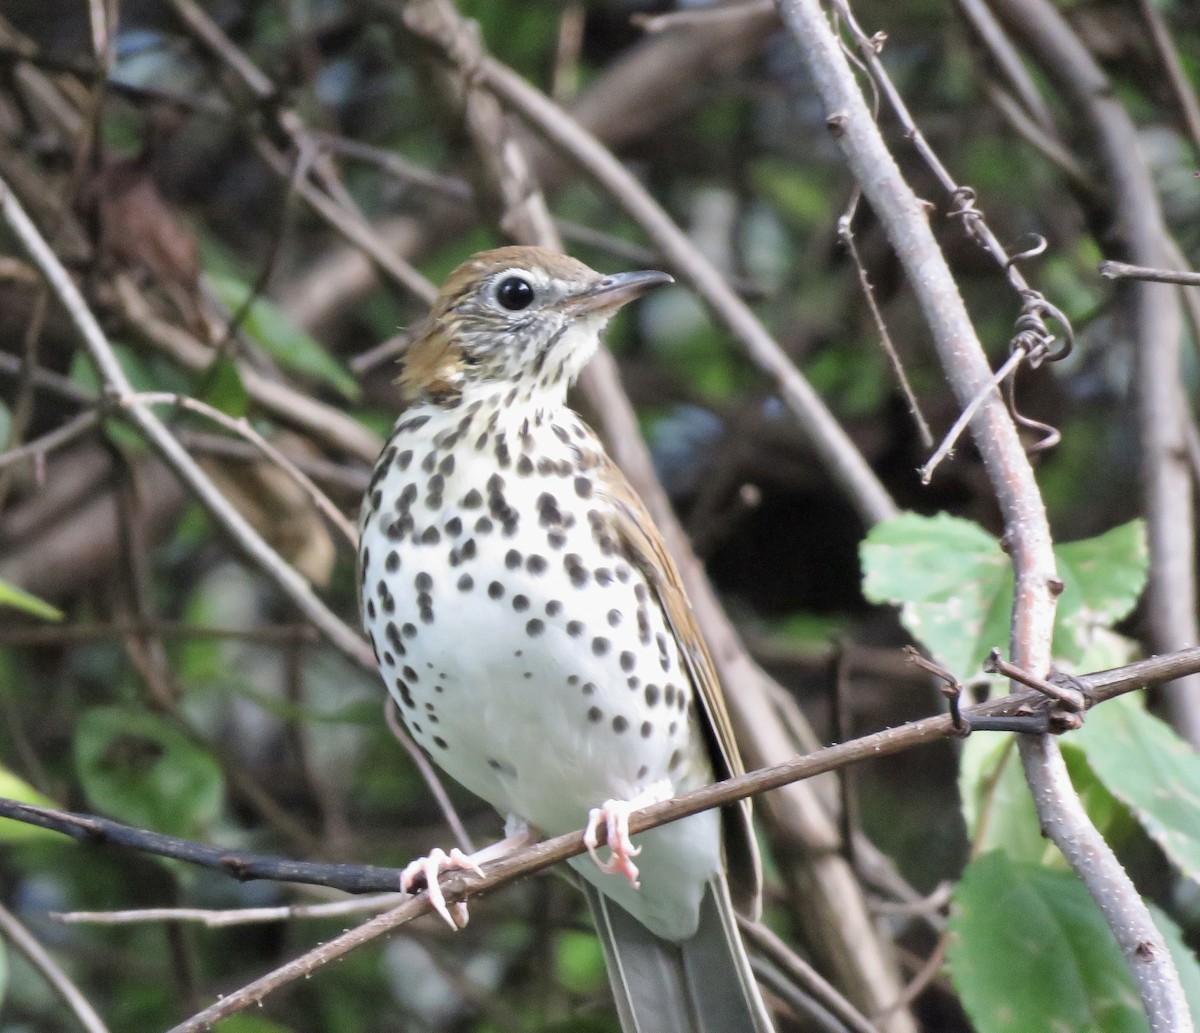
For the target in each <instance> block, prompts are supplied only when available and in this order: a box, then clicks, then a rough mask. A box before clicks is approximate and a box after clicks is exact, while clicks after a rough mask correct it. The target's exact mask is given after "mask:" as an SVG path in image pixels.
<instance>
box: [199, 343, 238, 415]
mask: <svg viewBox="0 0 1200 1033" xmlns="http://www.w3.org/2000/svg"><path fill="white" fill-rule="evenodd" d="M202 401H205V402H207V403H208V404H209V405H211V406H212V407H213V408H214V409H220V410H221V412H223V413H225V414H226V415H227V416H233V417H235V418H236V417H241V416H245V415H246V410H247V408H248V407H249V404H250V396H249V395H248V394H247V393H246V387H245V385H244V384H243V383H242V375H241V373H239V372H238V368H237V363H236V362H234V361H233V359H231V358H230V357H229V356H228V355H222V356H221V357H220V358H218V359H217V361H216V362H215V363H213V364H212V365H211V366H210V367H209V368H208V369H207V370H206V371H205V373H204V395H203V397H202Z"/></svg>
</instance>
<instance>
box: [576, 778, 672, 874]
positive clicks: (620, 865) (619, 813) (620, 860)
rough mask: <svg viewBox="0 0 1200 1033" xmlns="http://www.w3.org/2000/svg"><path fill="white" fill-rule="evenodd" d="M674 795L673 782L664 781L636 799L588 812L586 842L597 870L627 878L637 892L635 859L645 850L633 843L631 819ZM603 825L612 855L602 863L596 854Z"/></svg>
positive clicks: (612, 803)
mask: <svg viewBox="0 0 1200 1033" xmlns="http://www.w3.org/2000/svg"><path fill="white" fill-rule="evenodd" d="M674 795H675V787H674V786H673V785H672V784H671V782H670V780H669V779H664V780H663V781H661V782H655V783H654V785H652V786H648V787H647V788H645V789H643V790H642V791H641V792H640V793H638V794H637V795H636V796H635V797H634V798H633V799H632V800H605V801H604V803H602V804H601V805H600V806H599V807H593V808H592V809H591V810H590V811H588V820H587V825H586V826H585V827H584V831H583V842H584V845H585V846H586V847H587V849H588V853H589V854H590V855H591V858H592V860H593V861H595V862H596V867H597V868H599V869H600V870H601V871H602V872H607V873H608V874H610V875H612V874H620V875H624V876H625V878H627V879H628V880H629V883H630V885H631V886H633V888H634V889H637V888H638V886H639V884H638V867H637V865H636V864H634V863H633V858H635V857H637V855H638V854H640V853H641V852H642V848H641V847H640V846H634V845H633V840H632V839H630V838H629V816H630V815H631V814H632V813H633V812H634V811H639V810H641V809H642V808H643V807H649V806H650V805H651V804H655V803H661V802H662V801H663V800H669V799H671V797H672V796H674ZM601 824H603V825H604V828H605V831H606V832H607V834H608V835H607V843H608V849H609V854H610V856H609V859H608V860H607V861H601V860H600V855H599V854H598V853H597V852H596V846H597V843H598V840H599V836H598V832H599V830H600V826H601Z"/></svg>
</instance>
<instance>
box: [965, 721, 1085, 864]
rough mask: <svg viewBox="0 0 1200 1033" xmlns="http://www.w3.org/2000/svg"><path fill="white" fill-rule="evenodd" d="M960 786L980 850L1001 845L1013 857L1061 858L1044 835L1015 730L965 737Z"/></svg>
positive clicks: (1048, 860) (969, 826) (1038, 860)
mask: <svg viewBox="0 0 1200 1033" xmlns="http://www.w3.org/2000/svg"><path fill="white" fill-rule="evenodd" d="M958 788H959V793H960V795H961V798H962V807H963V817H964V818H965V820H966V823H967V832H968V833H969V835H970V837H971V842H972V844H973V847H974V849H975V850H976V851H978V852H981V853H983V852H986V851H989V850H1003V851H1004V853H1005V854H1006V855H1007V856H1008V857H1009V858H1010V859H1011V860H1013V861H1028V862H1030V863H1034V864H1053V863H1062V861H1061V857H1062V855H1061V854H1059V852H1058V849H1057V848H1056V847H1055V846H1054V844H1053V843H1051V842H1050V841H1049V840H1048V839H1047V838H1046V837H1045V836H1043V835H1042V830H1041V827H1040V826H1039V824H1038V818H1037V810H1036V809H1035V808H1034V805H1033V796H1032V795H1031V794H1030V792H1029V786H1028V784H1027V783H1026V782H1025V775H1024V772H1023V770H1022V768H1021V758H1020V757H1019V756H1018V755H1017V748H1016V741H1015V739H1014V738H1013V736H1012V735H1011V734H1009V733H1003V734H997V735H972V736H969V737H968V738H967V741H966V742H965V743H963V749H962V756H961V758H960V760H959V769H958Z"/></svg>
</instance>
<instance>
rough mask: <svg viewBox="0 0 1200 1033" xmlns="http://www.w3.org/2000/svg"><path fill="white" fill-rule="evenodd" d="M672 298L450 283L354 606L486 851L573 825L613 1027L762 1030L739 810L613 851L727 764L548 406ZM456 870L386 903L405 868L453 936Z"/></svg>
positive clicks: (608, 501)
mask: <svg viewBox="0 0 1200 1033" xmlns="http://www.w3.org/2000/svg"><path fill="white" fill-rule="evenodd" d="M670 279H671V278H670V277H669V276H667V275H666V274H664V273H658V272H635V273H623V274H619V275H615V276H604V275H601V274H600V273H597V272H595V271H593V270H592V269H589V268H588V267H587V266H586V265H584V264H582V263H581V262H578V261H576V260H574V259H572V258H568V257H566V256H563V255H559V254H555V253H553V252H549V251H545V250H542V249H540V248H532V247H506V248H500V249H498V250H495V251H487V252H483V253H481V254H478V255H475V256H474V257H473V258H471V259H469V260H468V261H467V262H465V263H463V265H461V266H460V267H459V268H458V269H456V270H455V271H454V272H453V273H452V274H451V275H450V277H449V279H448V280H447V281H446V283H445V285H444V286H443V288H442V290H441V292H440V293H439V295H438V297H437V300H436V301H435V303H434V305H433V309H432V311H431V313H430V316H429V318H428V321H427V322H426V323H425V324H424V325H423V327H421V328H420V329H419V330H418V332H417V333H416V334H415V335H414V340H413V343H412V344H411V346H410V347H409V349H408V351H407V353H406V355H405V359H404V366H403V373H402V375H401V377H400V384H401V386H402V388H403V391H404V394H405V396H406V397H407V398H408V400H409V401H410V403H411V404H410V406H409V407H408V408H407V409H406V411H405V412H404V413H403V415H402V416H401V417H400V419H399V420H398V421H397V423H396V426H395V429H394V430H393V432H392V435H391V437H390V439H389V440H388V443H387V446H386V448H385V449H384V452H383V454H382V456H381V457H380V459H379V462H378V465H377V466H376V468H375V473H374V476H373V477H372V480H371V484H370V487H369V489H368V491H367V497H366V499H365V501H364V504H363V510H362V518H361V531H362V541H361V546H360V555H359V573H360V585H361V600H362V608H363V613H364V618H365V624H366V629H367V632H368V634H369V635H370V638H371V642H372V644H373V646H374V648H375V654H376V657H377V658H378V661H379V669H380V672H381V674H382V676H383V678H384V681H385V683H386V685H387V688H388V691H389V692H390V693H391V694H392V696H393V697H394V698H395V700H396V702H397V705H398V706H399V708H400V711H401V713H402V714H403V716H404V720H405V722H406V724H407V726H408V728H409V729H410V731H411V733H412V735H413V737H414V738H415V739H416V740H417V742H419V743H420V745H421V746H422V747H423V748H424V749H425V750H426V751H427V752H428V753H429V755H430V756H431V757H432V758H433V760H434V761H436V762H437V764H438V765H439V766H440V767H442V768H443V769H444V770H445V771H447V772H448V773H449V774H450V775H452V776H453V777H454V778H455V779H457V780H458V781H459V782H461V783H462V784H463V785H464V786H466V787H467V788H468V789H470V790H472V791H473V792H475V793H477V794H478V795H479V796H481V797H483V798H484V799H485V800H487V801H489V802H490V803H491V804H493V805H494V806H495V807H496V808H497V809H498V810H499V811H500V812H501V813H503V814H505V815H507V816H508V824H507V830H508V832H509V833H510V837H509V839H508V840H506V841H505V843H506V844H511V843H512V842H514V841H516V840H519V839H522V838H528V837H529V836H531V835H536V834H537V833H539V832H540V833H543V834H547V835H559V834H561V833H565V832H569V831H571V830H573V829H578V828H581V827H585V826H586V827H587V829H588V830H589V842H590V843H591V845H592V846H591V854H592V857H591V859H589V858H587V857H580V858H576V859H575V860H574V861H572V862H571V865H572V867H573V868H574V870H575V871H576V873H577V874H578V875H579V876H580V877H581V879H582V880H583V883H584V886H585V889H586V890H587V891H588V896H589V902H590V903H591V905H592V910H593V914H594V916H595V918H596V924H597V927H598V930H599V933H600V935H601V938H602V940H603V941H604V946H605V952H606V958H607V961H608V965H609V975H610V979H611V981H612V984H613V988H614V992H615V995H616V999H617V1008H618V1012H619V1014H620V1016H621V1020H622V1025H623V1027H624V1028H625V1029H626V1030H627V1031H629V1030H638V1031H643V1033H666V1031H688V1030H707V1031H714V1033H715V1031H718V1030H720V1031H722V1033H738V1031H741V1030H748V1031H749V1030H754V1031H764V1030H769V1029H770V1024H769V1021H768V1019H767V1017H766V1009H765V1007H764V1006H763V1003H762V1000H761V998H760V996H759V994H758V989H757V986H756V984H755V982H754V978H753V976H752V975H751V973H750V967H749V963H748V961H747V958H746V954H745V951H744V948H743V946H742V944H741V940H740V938H739V936H738V932H737V925H736V921H735V918H734V913H733V902H734V901H736V902H737V905H738V908H739V909H740V910H744V911H750V912H751V913H753V912H755V911H756V910H757V908H758V896H759V878H760V876H759V867H758V857H757V853H756V850H755V846H754V840H753V834H752V831H751V827H750V815H749V806H748V804H747V805H743V806H737V807H732V808H729V809H727V810H726V811H725V812H724V813H718V812H716V811H708V812H705V813H702V814H698V815H695V816H693V817H690V818H686V819H684V820H682V821H678V822H674V823H672V824H669V825H665V826H662V827H660V828H657V829H653V830H651V831H648V832H645V833H643V834H641V835H639V836H637V837H636V838H635V839H633V840H631V839H630V836H629V831H628V815H629V814H630V812H631V811H633V810H635V809H637V808H638V807H642V806H645V805H647V804H649V803H653V802H655V801H658V800H662V799H666V798H669V797H671V796H673V795H675V794H677V793H680V792H685V791H687V790H689V789H693V788H696V787H698V786H700V785H703V784H706V783H709V782H711V781H712V780H713V779H714V777H727V776H729V775H730V774H736V773H739V772H740V771H741V770H742V769H741V762H740V760H739V758H738V754H737V750H736V747H735V745H734V741H733V735H732V731H731V729H730V724H729V718H728V716H727V713H726V709H725V704H724V700H723V697H722V695H721V688H720V685H719V683H718V681H717V677H716V673H715V671H714V669H713V665H712V661H711V659H710V657H709V655H708V652H707V651H706V649H705V646H704V643H703V641H702V639H701V637H700V633H699V629H698V628H697V626H696V622H695V619H694V618H693V616H692V613H691V610H690V608H689V605H688V601H687V599H686V597H685V595H684V591H683V587H682V584H681V582H680V577H679V573H678V571H677V570H676V568H675V565H674V563H673V562H672V561H671V558H670V557H669V556H668V555H667V552H666V549H665V547H664V544H663V541H662V538H661V536H660V535H659V532H658V531H657V529H656V528H655V527H654V524H653V523H652V522H651V520H650V517H649V515H648V514H647V512H646V510H645V508H644V506H643V505H642V503H641V501H640V500H639V499H638V497H637V495H636V494H635V493H634V491H633V489H632V488H631V487H630V485H629V483H628V482H627V481H626V479H625V478H624V476H623V475H622V474H621V472H620V471H619V470H618V469H617V468H616V466H615V465H614V464H613V462H612V461H611V460H610V459H609V457H608V456H607V455H606V453H605V451H604V448H603V446H602V445H601V443H600V441H599V439H598V438H597V437H596V435H595V434H594V433H593V432H592V431H591V430H590V429H589V428H588V427H587V426H586V425H585V424H584V422H583V421H582V420H581V419H580V418H579V417H578V416H577V415H576V414H575V413H574V412H572V411H571V410H570V409H569V408H567V405H566V393H567V388H568V386H569V385H570V384H571V382H572V381H573V380H574V379H575V377H576V376H577V374H578V373H579V372H580V370H581V369H582V368H583V366H584V365H585V364H586V363H587V361H588V359H589V358H590V357H591V356H592V354H593V353H594V352H595V350H596V348H597V347H598V345H599V340H600V332H601V330H602V329H603V328H604V325H605V324H606V323H607V322H608V320H609V318H610V317H611V316H612V314H613V313H614V312H615V311H616V310H617V309H618V308H620V307H621V306H622V305H624V304H625V303H626V302H628V301H631V300H632V299H634V298H636V297H638V296H639V295H641V294H642V293H644V292H645V291H647V290H649V289H650V288H652V287H655V286H657V285H659V284H663V283H667V282H670ZM601 823H603V824H604V825H605V828H606V831H607V842H608V846H609V858H608V860H606V861H601V860H600V858H599V857H598V856H597V852H596V849H595V832H596V830H597V828H598V826H599V825H600V824H601ZM484 853H488V851H485V852H484ZM635 857H636V858H637V861H636V863H635V861H634V858H635ZM479 859H480V855H475V857H474V858H467V857H465V856H464V855H462V854H460V853H459V852H457V851H453V852H452V853H451V854H445V853H442V852H441V851H435V852H434V853H433V854H431V855H430V857H429V858H425V859H422V860H421V861H418V862H414V865H412V866H410V869H409V870H408V872H407V873H406V877H405V880H404V881H405V885H406V886H407V885H408V884H409V883H411V881H412V880H413V878H414V877H415V875H416V874H417V873H418V872H419V873H421V874H423V875H424V876H425V877H426V880H427V885H428V888H429V892H430V894H431V896H432V897H433V898H434V902H435V904H436V905H437V906H438V909H439V911H440V912H441V913H442V914H443V915H444V917H446V918H447V920H448V921H451V923H452V924H454V919H453V918H452V916H451V914H450V912H449V910H448V909H447V908H446V905H445V903H444V901H442V900H441V894H440V891H439V890H438V885H437V876H438V871H439V869H442V868H446V867H460V868H462V867H474V866H475V864H476V862H477V861H478V860H479ZM727 864H728V868H729V872H730V878H729V880H728V881H727V880H726V876H725V871H726V865H727ZM731 898H732V899H731ZM458 917H459V921H460V923H461V921H465V909H463V910H462V911H461V912H460V914H459V916H458Z"/></svg>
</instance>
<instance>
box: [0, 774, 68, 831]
mask: <svg viewBox="0 0 1200 1033" xmlns="http://www.w3.org/2000/svg"><path fill="white" fill-rule="evenodd" d="M0 796H3V797H6V798H7V799H9V800H17V801H19V802H20V803H31V804H33V805H34V806H36V807H57V806H58V804H57V803H55V802H54V801H53V800H51V799H50V798H49V797H48V796H43V795H42V794H41V793H39V792H38V791H37V790H36V789H34V788H33V786H31V785H30V784H29V783H28V782H26V781H25V780H24V779H21V778H18V777H17V776H16V775H14V774H13V773H12V772H11V771H9V770H8V768H6V767H3V766H0ZM57 835H58V833H56V832H52V831H50V829H43V828H39V827H38V826H37V825H26V824H25V823H24V822H23V821H13V820H12V819H11V818H0V843H28V842H29V841H30V840H32V839H46V838H54V837H56V836H57Z"/></svg>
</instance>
